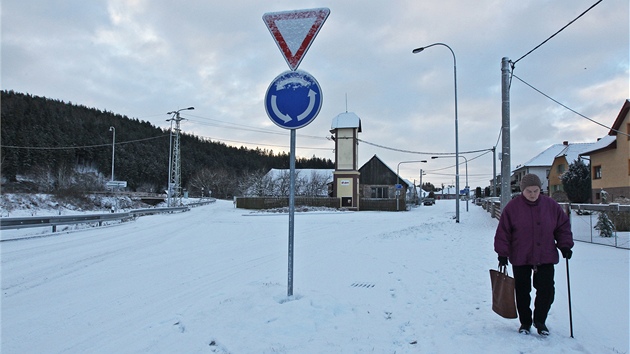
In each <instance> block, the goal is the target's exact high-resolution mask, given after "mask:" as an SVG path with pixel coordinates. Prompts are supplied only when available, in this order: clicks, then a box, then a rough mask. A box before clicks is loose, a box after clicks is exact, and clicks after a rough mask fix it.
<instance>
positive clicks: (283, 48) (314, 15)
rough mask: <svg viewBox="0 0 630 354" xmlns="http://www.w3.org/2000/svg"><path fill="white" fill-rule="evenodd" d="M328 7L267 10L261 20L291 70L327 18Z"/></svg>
mask: <svg viewBox="0 0 630 354" xmlns="http://www.w3.org/2000/svg"><path fill="white" fill-rule="evenodd" d="M329 14H330V9H328V8H325V7H324V8H319V9H309V10H293V11H283V12H268V13H266V14H264V15H263V21H264V22H265V24H266V25H267V28H269V32H271V36H273V38H274V39H275V40H276V44H278V48H280V52H282V54H283V55H284V59H286V61H287V64H289V68H291V70H296V69H297V67H298V66H299V65H300V62H301V61H302V58H304V54H306V51H307V50H308V48H309V47H310V46H311V43H313V39H315V36H317V33H318V32H319V29H320V28H322V25H323V24H324V21H326V18H328V15H329Z"/></svg>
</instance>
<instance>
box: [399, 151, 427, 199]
mask: <svg viewBox="0 0 630 354" xmlns="http://www.w3.org/2000/svg"><path fill="white" fill-rule="evenodd" d="M414 162H424V163H426V162H427V160H416V161H401V162H399V163H398V166H397V167H396V185H399V184H400V174H399V171H400V164H403V163H414ZM396 193H398V190H396ZM398 200H399V196H398V195H397V196H396V211H398V209H399V207H398V203H399V202H398Z"/></svg>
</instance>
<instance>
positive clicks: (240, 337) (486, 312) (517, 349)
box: [0, 201, 629, 353]
mask: <svg viewBox="0 0 630 354" xmlns="http://www.w3.org/2000/svg"><path fill="white" fill-rule="evenodd" d="M453 214H454V202H453V201H438V202H437V203H436V205H434V206H429V207H424V206H422V207H419V208H416V209H412V210H411V211H410V212H404V213H391V212H390V213H387V212H309V213H296V218H295V267H294V297H293V298H291V299H288V298H287V296H286V294H287V242H288V241H287V239H288V216H287V215H286V214H273V213H251V212H250V211H246V210H239V209H234V207H233V205H232V203H231V202H226V201H218V202H217V203H215V204H211V205H208V206H204V207H199V208H194V209H192V210H191V211H190V212H186V213H181V214H167V215H153V216H145V217H141V218H139V219H138V220H136V221H134V222H130V223H124V224H121V225H117V226H111V227H104V228H97V229H86V230H84V231H80V232H72V233H60V234H58V235H54V236H50V237H42V238H34V239H28V240H20V241H11V242H2V243H0V247H1V249H0V252H1V256H2V259H1V265H2V314H1V315H2V321H1V324H2V348H1V349H2V353H43V352H46V353H88V352H89V353H112V352H118V353H196V352H219V353H222V352H223V353H356V352H376V353H394V352H396V353H455V352H471V353H473V352H484V353H521V352H523V353H551V352H554V353H573V352H586V353H628V352H629V349H628V324H629V320H628V303H629V297H628V290H629V287H628V284H629V279H628V274H629V273H628V251H627V250H619V249H614V248H611V247H605V246H597V245H591V244H585V243H578V244H577V245H576V247H575V256H574V258H573V259H572V260H571V290H572V295H573V299H572V300H573V318H574V332H575V338H574V339H572V338H569V321H568V310H567V305H568V303H567V296H566V294H567V291H566V276H565V274H566V268H565V265H564V260H563V261H562V262H561V263H560V264H559V265H558V266H557V267H556V285H557V289H556V294H557V295H556V302H555V303H554V306H553V307H552V311H551V313H550V316H549V321H548V326H549V328H550V330H551V332H552V335H551V336H550V337H549V338H547V339H544V340H543V339H540V338H538V336H537V335H531V336H529V337H526V336H521V335H518V334H517V333H516V329H517V328H518V323H517V321H516V320H505V319H502V318H500V317H498V316H497V315H495V314H494V313H493V312H492V311H491V309H490V306H491V305H490V278H489V275H488V269H489V268H493V267H495V266H496V263H497V262H496V255H495V254H494V252H493V250H492V238H493V236H494V229H495V227H496V224H497V221H496V220H494V219H492V218H490V216H489V214H488V213H486V212H485V211H483V210H482V209H481V208H480V207H478V206H474V205H471V207H470V212H465V208H462V212H461V223H460V224H456V223H455V222H454V221H453V219H452V216H453Z"/></svg>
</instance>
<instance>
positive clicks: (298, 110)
mask: <svg viewBox="0 0 630 354" xmlns="http://www.w3.org/2000/svg"><path fill="white" fill-rule="evenodd" d="M321 108H322V89H321V88H320V87H319V83H318V82H317V80H315V78H314V77H313V76H311V75H310V74H309V73H307V72H306V71H302V70H295V71H285V72H283V73H282V74H280V75H278V76H277V77H276V78H275V79H274V80H273V81H272V82H271V85H269V88H268V89H267V94H266V95H265V110H266V111H267V115H268V116H269V118H270V119H271V121H272V122H274V123H276V125H277V126H279V127H281V128H285V129H299V128H302V127H305V126H307V125H308V124H309V123H310V122H312V121H313V119H315V117H317V115H318V114H319V110H320V109H321Z"/></svg>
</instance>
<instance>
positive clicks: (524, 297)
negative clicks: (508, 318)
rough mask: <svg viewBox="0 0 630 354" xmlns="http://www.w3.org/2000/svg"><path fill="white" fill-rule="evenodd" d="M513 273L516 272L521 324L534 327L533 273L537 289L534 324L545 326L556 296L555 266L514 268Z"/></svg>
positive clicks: (518, 309) (515, 279)
mask: <svg viewBox="0 0 630 354" xmlns="http://www.w3.org/2000/svg"><path fill="white" fill-rule="evenodd" d="M512 271H513V272H514V283H515V286H514V287H515V290H516V309H517V311H518V318H519V320H520V321H521V324H522V325H525V326H531V325H532V310H531V309H530V304H531V301H532V298H531V296H530V292H531V291H532V272H533V274H534V288H535V289H536V299H535V300H534V323H542V324H544V323H545V321H546V320H547V314H548V313H549V309H550V308H551V304H552V303H553V298H554V294H555V287H554V280H553V277H554V266H553V264H542V265H539V266H530V265H524V266H512Z"/></svg>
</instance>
